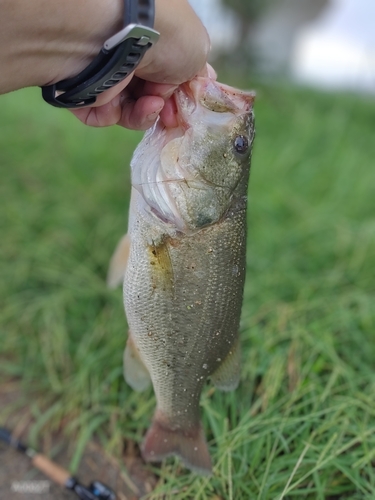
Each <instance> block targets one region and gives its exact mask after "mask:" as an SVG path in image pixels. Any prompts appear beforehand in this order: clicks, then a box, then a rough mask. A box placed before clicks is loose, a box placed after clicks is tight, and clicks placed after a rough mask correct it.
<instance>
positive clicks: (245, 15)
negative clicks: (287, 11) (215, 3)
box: [222, 0, 275, 45]
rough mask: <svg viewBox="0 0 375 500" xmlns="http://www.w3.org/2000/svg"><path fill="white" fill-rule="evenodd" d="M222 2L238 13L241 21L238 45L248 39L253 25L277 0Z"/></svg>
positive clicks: (224, 0)
mask: <svg viewBox="0 0 375 500" xmlns="http://www.w3.org/2000/svg"><path fill="white" fill-rule="evenodd" d="M222 3H223V4H224V5H225V6H226V7H229V8H230V9H231V10H234V12H235V13H236V14H237V17H238V23H239V36H238V45H240V44H242V43H243V42H244V41H246V40H247V38H248V35H249V33H250V29H251V28H252V26H254V25H255V24H256V22H257V21H258V19H259V17H260V16H261V15H262V14H263V13H264V11H265V10H266V9H267V8H268V7H269V6H270V5H272V4H274V3H275V0H222Z"/></svg>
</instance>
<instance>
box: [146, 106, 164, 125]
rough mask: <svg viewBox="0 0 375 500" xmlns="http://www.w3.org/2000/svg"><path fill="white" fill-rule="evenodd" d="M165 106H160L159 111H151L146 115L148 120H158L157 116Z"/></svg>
mask: <svg viewBox="0 0 375 500" xmlns="http://www.w3.org/2000/svg"><path fill="white" fill-rule="evenodd" d="M162 109H163V108H160V109H159V111H154V112H153V113H150V114H149V115H147V116H146V120H147V121H150V122H153V121H155V120H156V118H157V117H158V116H159V114H160V111H161V110H162Z"/></svg>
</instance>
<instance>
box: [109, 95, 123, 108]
mask: <svg viewBox="0 0 375 500" xmlns="http://www.w3.org/2000/svg"><path fill="white" fill-rule="evenodd" d="M120 101H121V94H117V95H116V96H115V97H114V98H113V99H112V101H111V104H112V107H113V108H118V107H119V106H120Z"/></svg>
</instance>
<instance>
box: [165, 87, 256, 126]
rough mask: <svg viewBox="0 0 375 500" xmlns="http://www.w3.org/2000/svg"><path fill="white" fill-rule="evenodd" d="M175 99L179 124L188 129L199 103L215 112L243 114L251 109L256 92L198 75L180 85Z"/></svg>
mask: <svg viewBox="0 0 375 500" xmlns="http://www.w3.org/2000/svg"><path fill="white" fill-rule="evenodd" d="M173 99H174V106H175V108H176V116H177V121H178V125H179V127H181V128H182V129H183V130H186V129H187V128H189V127H190V126H191V125H190V118H191V116H192V115H193V113H194V112H195V111H196V109H197V107H198V105H201V106H203V107H204V108H205V109H207V110H209V111H212V112H215V113H232V114H234V115H241V114H244V113H248V112H249V111H250V110H251V108H252V106H253V103H254V99H255V93H254V92H245V91H240V90H237V89H234V88H233V87H230V86H228V85H225V84H222V83H218V82H217V81H216V80H212V79H211V78H207V77H196V78H194V79H193V80H191V81H189V82H186V83H183V84H182V85H180V86H179V87H178V89H177V90H176V91H175V93H174V94H173Z"/></svg>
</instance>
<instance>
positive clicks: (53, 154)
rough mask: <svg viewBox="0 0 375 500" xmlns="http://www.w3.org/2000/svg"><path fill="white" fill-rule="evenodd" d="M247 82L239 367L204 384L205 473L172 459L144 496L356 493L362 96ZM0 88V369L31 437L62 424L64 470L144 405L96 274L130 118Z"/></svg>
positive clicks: (365, 346)
mask: <svg viewBox="0 0 375 500" xmlns="http://www.w3.org/2000/svg"><path fill="white" fill-rule="evenodd" d="M235 83H237V84H240V85H243V86H246V87H250V86H252V85H251V84H250V83H249V82H242V83H241V82H235ZM257 91H258V99H257V102H256V116H257V138H256V144H255V150H254V155H253V166H252V173H251V181H250V190H249V195H250V197H249V201H250V205H249V237H248V240H249V246H248V273H247V282H246V289H245V301H244V307H243V316H242V324H241V337H242V344H243V376H242V381H241V385H240V387H239V389H238V390H237V391H235V392H234V393H230V394H222V393H219V392H217V391H215V390H213V389H212V388H211V387H210V386H208V387H207V389H206V390H205V392H204V394H203V396H202V412H203V421H204V426H205V430H206V434H207V436H208V438H209V440H210V449H211V451H212V455H213V461H214V464H215V469H214V472H215V474H214V476H213V477H212V478H210V479H204V478H203V479H202V478H200V477H197V476H194V475H192V474H190V473H189V472H187V471H186V470H184V469H183V468H181V466H180V465H179V463H178V461H175V460H173V459H171V460H168V461H167V463H166V464H164V465H163V466H162V468H161V469H159V468H157V467H154V468H152V470H154V471H155V473H156V474H157V475H158V476H159V477H160V480H159V484H158V486H157V488H156V490H155V491H154V493H153V494H151V495H150V496H149V497H147V498H148V499H150V500H151V499H154V500H156V499H160V500H161V499H162V498H163V499H164V498H165V499H169V498H172V497H173V499H180V500H182V499H196V500H205V499H214V498H216V499H217V498H221V499H225V500H226V499H229V500H232V499H233V500H242V499H243V500H249V499H250V500H253V499H259V500H266V499H267V500H281V499H294V498H296V499H302V498H304V499H305V498H306V499H312V500H322V499H332V500H333V499H345V498H348V499H352V500H355V499H361V500H362V499H369V500H370V499H373V498H375V469H374V464H375V341H374V332H375V303H374V301H375V282H374V277H375V168H374V166H375V164H374V158H375V140H374V133H375V102H374V101H372V100H370V99H369V98H368V99H366V98H356V97H353V96H347V95H341V96H340V95H333V94H329V95H323V94H319V93H313V92H310V91H305V90H298V89H292V88H276V87H267V86H259V87H258V88H257ZM0 102H1V108H0V116H1V120H0V164H1V175H2V180H1V184H0V199H1V211H0V228H1V236H2V242H1V248H0V266H1V267H0V269H1V271H0V272H1V280H0V304H1V311H0V360H1V364H0V376H1V377H2V379H3V380H6V379H10V378H16V379H19V380H20V381H21V384H22V388H23V391H24V393H25V398H26V400H27V402H28V406H29V408H30V411H31V413H32V415H33V416H34V418H35V421H36V423H35V425H34V426H33V428H32V431H31V433H30V440H31V441H32V442H33V443H34V444H35V443H37V442H38V439H40V437H41V435H42V434H43V432H47V431H53V430H57V429H61V428H62V429H63V432H64V434H65V436H67V439H71V440H73V439H74V440H76V448H75V449H76V452H75V454H74V456H73V459H72V463H71V469H72V471H73V472H74V470H76V468H77V466H78V464H79V460H80V457H81V454H82V450H83V449H84V446H85V443H86V442H87V440H88V439H90V437H91V436H92V434H93V433H95V434H96V435H97V436H99V438H100V439H101V440H102V442H103V443H104V445H105V447H106V448H107V450H108V451H109V452H111V453H113V454H115V455H117V456H119V455H120V453H121V452H122V446H123V440H124V438H125V439H131V440H135V441H137V442H139V441H140V440H141V439H142V435H143V434H144V432H145V429H146V428H147V427H148V424H149V422H150V418H151V415H152V412H153V408H154V399H153V396H152V392H151V391H149V392H146V393H144V394H136V393H134V392H133V391H132V390H131V389H130V388H129V387H127V385H126V384H125V382H124V381H123V379H122V366H121V364H122V351H123V347H124V342H125V335H126V323H125V320H124V316H123V308H122V300H121V291H120V290H116V291H108V290H107V289H106V287H105V274H106V269H107V263H108V260H109V258H110V256H111V253H112V251H113V249H114V246H115V244H116V242H117V240H118V239H119V238H120V236H121V235H122V234H123V233H124V232H125V230H126V219H127V211H128V200H129V170H128V164H129V159H130V157H131V154H132V151H133V150H134V147H135V145H136V143H137V142H138V140H139V138H140V135H139V134H137V133H134V132H129V131H125V130H122V129H120V128H111V129H105V130H94V129H88V128H85V127H84V126H82V125H81V124H79V123H78V122H77V121H76V120H75V119H74V118H73V117H71V116H70V115H69V114H68V112H65V111H60V110H55V109H53V108H51V107H48V106H47V105H44V104H43V102H42V101H41V99H40V98H39V95H38V92H37V91H34V90H28V91H23V92H19V93H15V94H12V95H8V96H3V97H0ZM1 412H3V414H5V413H6V412H7V408H5V409H4V408H3V409H1V410H0V413H1ZM4 412H5V413H4ZM0 417H1V414H0Z"/></svg>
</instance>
